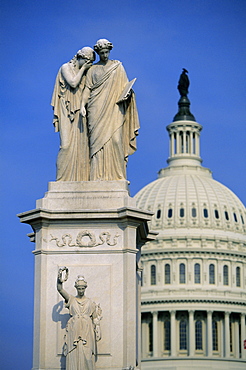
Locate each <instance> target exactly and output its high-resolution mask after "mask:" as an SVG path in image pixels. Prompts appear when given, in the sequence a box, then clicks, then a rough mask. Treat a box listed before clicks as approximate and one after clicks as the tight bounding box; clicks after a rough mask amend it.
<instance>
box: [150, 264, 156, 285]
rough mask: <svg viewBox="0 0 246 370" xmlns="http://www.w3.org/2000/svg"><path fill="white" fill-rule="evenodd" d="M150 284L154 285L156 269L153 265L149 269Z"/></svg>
mask: <svg viewBox="0 0 246 370" xmlns="http://www.w3.org/2000/svg"><path fill="white" fill-rule="evenodd" d="M150 284H151V285H156V267H155V265H151V269H150Z"/></svg>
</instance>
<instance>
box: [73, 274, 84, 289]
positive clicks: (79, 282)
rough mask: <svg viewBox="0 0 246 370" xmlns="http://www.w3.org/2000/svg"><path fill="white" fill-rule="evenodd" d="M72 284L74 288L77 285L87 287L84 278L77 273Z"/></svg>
mask: <svg viewBox="0 0 246 370" xmlns="http://www.w3.org/2000/svg"><path fill="white" fill-rule="evenodd" d="M74 286H75V288H76V289H77V287H78V286H84V287H85V288H87V281H86V280H85V278H84V276H82V275H79V276H78V277H77V279H76V281H75V284H74Z"/></svg>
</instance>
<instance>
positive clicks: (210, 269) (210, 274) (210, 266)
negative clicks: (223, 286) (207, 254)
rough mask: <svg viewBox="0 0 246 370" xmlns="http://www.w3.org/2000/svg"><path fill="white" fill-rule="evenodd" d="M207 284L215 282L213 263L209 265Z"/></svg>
mask: <svg viewBox="0 0 246 370" xmlns="http://www.w3.org/2000/svg"><path fill="white" fill-rule="evenodd" d="M209 284H215V271H214V264H213V263H211V264H210V265H209Z"/></svg>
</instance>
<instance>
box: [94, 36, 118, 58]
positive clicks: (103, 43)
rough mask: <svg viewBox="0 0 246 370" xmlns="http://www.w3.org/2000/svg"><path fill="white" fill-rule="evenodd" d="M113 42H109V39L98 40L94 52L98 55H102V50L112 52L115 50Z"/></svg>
mask: <svg viewBox="0 0 246 370" xmlns="http://www.w3.org/2000/svg"><path fill="white" fill-rule="evenodd" d="M113 47H114V46H113V44H112V42H110V41H108V40H107V39H100V40H97V42H96V44H95V45H94V50H95V52H96V53H97V54H99V55H100V51H101V50H102V49H107V50H112V49H113Z"/></svg>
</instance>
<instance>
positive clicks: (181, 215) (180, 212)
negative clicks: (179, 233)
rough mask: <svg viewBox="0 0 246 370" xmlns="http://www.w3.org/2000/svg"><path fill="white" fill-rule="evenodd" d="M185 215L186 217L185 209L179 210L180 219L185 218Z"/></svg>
mask: <svg viewBox="0 0 246 370" xmlns="http://www.w3.org/2000/svg"><path fill="white" fill-rule="evenodd" d="M184 215H185V210H184V208H180V210H179V216H180V217H184Z"/></svg>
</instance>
